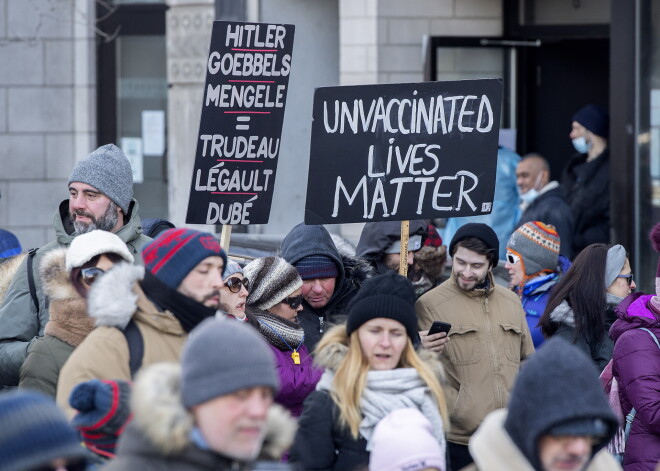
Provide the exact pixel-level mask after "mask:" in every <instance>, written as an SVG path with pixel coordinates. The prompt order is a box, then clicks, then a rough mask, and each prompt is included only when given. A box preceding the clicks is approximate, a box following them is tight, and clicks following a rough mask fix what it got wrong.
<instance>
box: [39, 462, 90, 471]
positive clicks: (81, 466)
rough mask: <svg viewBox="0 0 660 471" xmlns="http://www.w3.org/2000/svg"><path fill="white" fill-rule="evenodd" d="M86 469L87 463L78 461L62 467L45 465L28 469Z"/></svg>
mask: <svg viewBox="0 0 660 471" xmlns="http://www.w3.org/2000/svg"><path fill="white" fill-rule="evenodd" d="M86 469H87V461H86V460H79V461H73V462H71V463H67V464H65V465H62V466H53V465H50V464H46V465H43V466H39V467H38V468H30V471H62V470H66V471H85V470H86Z"/></svg>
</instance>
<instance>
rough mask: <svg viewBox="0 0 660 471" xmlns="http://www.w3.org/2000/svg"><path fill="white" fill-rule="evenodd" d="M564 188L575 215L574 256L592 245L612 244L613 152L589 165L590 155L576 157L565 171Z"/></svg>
mask: <svg viewBox="0 0 660 471" xmlns="http://www.w3.org/2000/svg"><path fill="white" fill-rule="evenodd" d="M561 184H562V186H563V188H564V191H565V192H566V200H567V201H568V204H569V205H570V207H571V210H572V211H573V220H574V224H575V226H574V231H573V253H574V254H576V255H577V254H578V253H580V251H581V250H582V249H583V248H585V247H586V246H588V245H591V244H595V243H598V242H600V243H604V244H606V243H608V242H609V240H610V165H609V151H608V150H607V149H605V150H604V151H603V153H602V154H601V155H600V156H599V157H598V158H596V159H595V160H592V161H591V162H587V156H586V154H579V155H575V156H573V158H572V159H571V160H570V161H569V162H568V165H567V166H566V168H565V169H564V174H563V176H562V181H561Z"/></svg>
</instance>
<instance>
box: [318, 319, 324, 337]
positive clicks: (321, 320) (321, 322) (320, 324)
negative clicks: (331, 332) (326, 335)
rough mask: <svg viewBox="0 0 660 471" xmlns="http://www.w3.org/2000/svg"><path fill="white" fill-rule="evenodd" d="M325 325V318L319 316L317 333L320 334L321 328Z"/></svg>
mask: <svg viewBox="0 0 660 471" xmlns="http://www.w3.org/2000/svg"><path fill="white" fill-rule="evenodd" d="M324 327H325V320H324V319H323V316H319V334H322V333H323V332H324V330H323V328H324Z"/></svg>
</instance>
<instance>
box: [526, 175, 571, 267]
mask: <svg viewBox="0 0 660 471" xmlns="http://www.w3.org/2000/svg"><path fill="white" fill-rule="evenodd" d="M532 221H541V222H543V223H545V224H551V225H553V226H555V229H557V233H558V234H559V241H560V242H561V245H560V249H559V250H560V253H561V254H562V255H564V256H565V257H567V258H569V259H571V258H573V213H572V212H571V207H570V206H569V205H568V203H567V202H566V199H565V198H564V194H563V190H562V189H561V188H560V187H559V184H558V183H557V182H550V183H548V184H547V185H546V186H545V187H543V188H542V189H541V191H540V194H539V195H538V196H537V197H536V199H535V200H534V201H532V202H531V203H530V204H529V206H527V208H525V210H524V211H523V213H522V214H521V215H520V220H519V221H518V224H517V226H516V228H518V227H520V226H522V225H523V224H525V223H527V222H532Z"/></svg>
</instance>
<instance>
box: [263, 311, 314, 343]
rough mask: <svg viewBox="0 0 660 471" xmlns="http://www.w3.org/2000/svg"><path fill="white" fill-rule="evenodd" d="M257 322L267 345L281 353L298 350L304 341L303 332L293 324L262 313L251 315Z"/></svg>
mask: <svg viewBox="0 0 660 471" xmlns="http://www.w3.org/2000/svg"><path fill="white" fill-rule="evenodd" d="M252 315H253V317H255V318H256V319H257V320H258V321H259V331H260V332H261V335H263V336H264V337H265V338H266V340H268V343H270V344H271V345H272V346H273V347H275V348H277V349H279V350H282V351H283V352H289V351H290V352H292V351H293V350H294V349H295V350H298V349H299V348H300V345H301V344H302V343H303V340H304V339H305V331H304V330H303V328H302V327H301V326H300V325H299V324H296V323H294V322H291V321H288V320H286V319H283V318H281V317H279V316H276V315H274V314H270V313H267V312H264V311H257V312H253V313H252Z"/></svg>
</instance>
